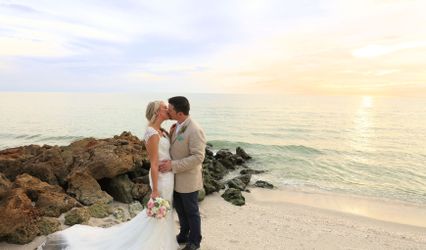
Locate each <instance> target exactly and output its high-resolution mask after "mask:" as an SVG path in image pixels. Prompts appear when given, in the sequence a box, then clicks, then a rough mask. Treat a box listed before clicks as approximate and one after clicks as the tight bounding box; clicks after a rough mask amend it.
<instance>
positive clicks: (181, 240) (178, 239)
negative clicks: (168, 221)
mask: <svg viewBox="0 0 426 250" xmlns="http://www.w3.org/2000/svg"><path fill="white" fill-rule="evenodd" d="M176 241H177V243H178V244H186V243H188V239H184V238H181V237H179V235H178V236H176Z"/></svg>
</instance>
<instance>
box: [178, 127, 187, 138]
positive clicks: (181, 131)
mask: <svg viewBox="0 0 426 250" xmlns="http://www.w3.org/2000/svg"><path fill="white" fill-rule="evenodd" d="M186 127H187V126H183V127H181V128H180V129H179V132H178V136H177V137H176V139H177V140H178V141H183V136H182V134H183V133H185V130H186Z"/></svg>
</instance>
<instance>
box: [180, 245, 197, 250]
mask: <svg viewBox="0 0 426 250" xmlns="http://www.w3.org/2000/svg"><path fill="white" fill-rule="evenodd" d="M199 249H200V247H197V246H196V245H195V244H192V243H188V244H187V245H186V246H185V247H184V248H182V250H199Z"/></svg>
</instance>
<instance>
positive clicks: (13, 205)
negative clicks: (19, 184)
mask: <svg viewBox="0 0 426 250" xmlns="http://www.w3.org/2000/svg"><path fill="white" fill-rule="evenodd" d="M38 218H39V216H38V212H37V209H36V208H35V207H34V206H33V205H32V202H31V200H30V199H29V198H28V196H27V195H26V193H25V190H24V189H22V188H16V189H13V190H12V191H11V192H10V193H9V194H8V196H7V197H6V198H4V199H3V200H2V201H1V203H0V221H1V223H0V239H2V240H5V241H7V242H9V243H18V244H25V243H28V242H31V241H32V240H33V239H34V238H35V237H36V236H37V235H38V234H39V233H40V231H39V229H38V227H37V226H36V223H37V221H38Z"/></svg>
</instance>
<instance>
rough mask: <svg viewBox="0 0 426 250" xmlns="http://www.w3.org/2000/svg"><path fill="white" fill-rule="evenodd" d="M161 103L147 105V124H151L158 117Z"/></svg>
mask: <svg viewBox="0 0 426 250" xmlns="http://www.w3.org/2000/svg"><path fill="white" fill-rule="evenodd" d="M161 103H162V101H152V102H150V103H148V106H147V107H146V112H145V117H146V119H147V120H148V122H149V124H153V123H154V122H155V119H156V118H157V116H158V110H159V109H160V105H161Z"/></svg>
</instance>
